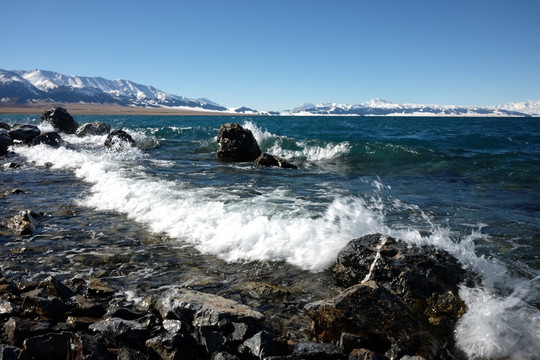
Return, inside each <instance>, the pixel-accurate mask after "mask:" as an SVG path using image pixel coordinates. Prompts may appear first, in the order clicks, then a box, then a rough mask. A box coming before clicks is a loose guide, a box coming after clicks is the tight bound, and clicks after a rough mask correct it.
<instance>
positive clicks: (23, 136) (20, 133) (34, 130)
mask: <svg viewBox="0 0 540 360" xmlns="http://www.w3.org/2000/svg"><path fill="white" fill-rule="evenodd" d="M39 134H41V130H39V128H38V127H37V126H35V125H29V124H24V125H20V124H19V125H14V126H13V127H12V128H11V130H10V131H9V136H11V139H12V140H13V141H20V142H22V143H24V144H30V143H31V142H32V140H34V138H35V137H37V136H39Z"/></svg>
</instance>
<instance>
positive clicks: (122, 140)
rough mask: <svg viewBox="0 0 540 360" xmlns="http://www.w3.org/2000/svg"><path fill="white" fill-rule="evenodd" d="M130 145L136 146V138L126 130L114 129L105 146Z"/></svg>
mask: <svg viewBox="0 0 540 360" xmlns="http://www.w3.org/2000/svg"><path fill="white" fill-rule="evenodd" d="M123 145H129V146H135V145H136V143H135V140H133V138H132V137H131V135H129V134H128V133H127V132H125V131H124V130H114V131H111V133H110V134H109V135H108V136H107V139H105V146H106V147H108V148H116V147H118V146H120V147H121V146H123Z"/></svg>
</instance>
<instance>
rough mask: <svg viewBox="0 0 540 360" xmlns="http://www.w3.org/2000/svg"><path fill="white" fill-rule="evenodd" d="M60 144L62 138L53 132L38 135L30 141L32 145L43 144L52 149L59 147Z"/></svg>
mask: <svg viewBox="0 0 540 360" xmlns="http://www.w3.org/2000/svg"><path fill="white" fill-rule="evenodd" d="M62 143H63V140H62V138H61V137H60V135H59V134H58V133H57V132H55V131H51V132H48V133H44V134H40V135H38V136H36V137H35V138H33V139H32V145H39V144H45V145H49V146H52V147H59V146H60V145H62Z"/></svg>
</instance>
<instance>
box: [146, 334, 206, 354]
mask: <svg viewBox="0 0 540 360" xmlns="http://www.w3.org/2000/svg"><path fill="white" fill-rule="evenodd" d="M146 347H147V348H148V349H150V350H151V351H153V352H154V353H155V354H157V355H158V356H159V357H160V358H161V359H163V360H194V359H196V358H197V342H196V341H195V339H193V337H191V336H190V335H187V334H175V335H171V334H168V335H165V336H156V337H153V338H151V339H148V340H146Z"/></svg>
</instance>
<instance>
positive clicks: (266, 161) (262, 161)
mask: <svg viewBox="0 0 540 360" xmlns="http://www.w3.org/2000/svg"><path fill="white" fill-rule="evenodd" d="M255 164H257V165H260V166H266V167H271V166H276V167H281V168H284V169H298V166H296V165H294V164H291V163H290V162H288V161H287V160H285V159H282V158H280V157H279V156H276V155H271V154H266V153H264V154H262V155H260V156H259V157H258V158H257V159H255Z"/></svg>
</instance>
